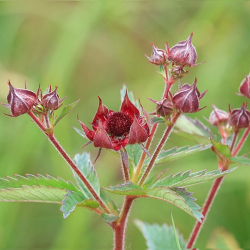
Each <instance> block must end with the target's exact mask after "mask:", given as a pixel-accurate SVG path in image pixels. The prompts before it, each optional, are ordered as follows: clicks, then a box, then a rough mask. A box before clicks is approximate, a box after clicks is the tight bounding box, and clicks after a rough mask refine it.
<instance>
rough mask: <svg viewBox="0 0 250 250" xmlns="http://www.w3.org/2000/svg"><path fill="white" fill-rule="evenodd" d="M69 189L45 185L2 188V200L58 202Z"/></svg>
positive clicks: (0, 191) (0, 195)
mask: <svg viewBox="0 0 250 250" xmlns="http://www.w3.org/2000/svg"><path fill="white" fill-rule="evenodd" d="M65 194H67V190H65V189H61V188H55V187H45V186H23V187H21V188H5V189H0V201H5V202H43V203H58V204H60V203H61V201H62V200H63V199H64V195H65Z"/></svg>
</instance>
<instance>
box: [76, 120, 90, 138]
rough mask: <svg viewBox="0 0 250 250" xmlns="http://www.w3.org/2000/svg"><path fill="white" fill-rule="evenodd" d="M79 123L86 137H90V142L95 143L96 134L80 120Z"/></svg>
mask: <svg viewBox="0 0 250 250" xmlns="http://www.w3.org/2000/svg"><path fill="white" fill-rule="evenodd" d="M78 121H79V123H80V124H81V127H82V129H83V131H84V133H85V135H86V136H87V137H88V139H89V140H91V141H93V139H94V132H93V131H91V130H89V129H88V127H87V126H86V125H85V124H84V123H82V122H81V121H80V120H78Z"/></svg>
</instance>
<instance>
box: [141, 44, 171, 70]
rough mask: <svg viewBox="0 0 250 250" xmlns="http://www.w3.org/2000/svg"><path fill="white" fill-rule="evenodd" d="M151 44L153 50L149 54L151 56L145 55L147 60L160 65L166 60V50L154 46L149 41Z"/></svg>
mask: <svg viewBox="0 0 250 250" xmlns="http://www.w3.org/2000/svg"><path fill="white" fill-rule="evenodd" d="M151 46H152V48H153V52H152V54H151V57H149V56H147V55H145V56H146V57H147V58H148V60H149V62H151V63H153V64H155V65H162V64H164V63H165V62H166V59H167V56H166V52H165V51H164V50H162V49H158V48H157V47H156V46H154V44H153V43H151Z"/></svg>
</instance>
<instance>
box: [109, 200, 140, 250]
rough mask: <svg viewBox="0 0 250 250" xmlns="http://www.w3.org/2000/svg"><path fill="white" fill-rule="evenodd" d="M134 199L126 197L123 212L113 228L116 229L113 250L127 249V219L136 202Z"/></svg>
mask: <svg viewBox="0 0 250 250" xmlns="http://www.w3.org/2000/svg"><path fill="white" fill-rule="evenodd" d="M134 199H135V198H134V197H132V196H126V197H125V200H124V203H123V207H122V210H121V214H120V218H119V219H118V220H117V221H115V222H113V224H112V227H113V229H114V248H113V250H124V249H125V232H126V226H127V219H128V215H129V211H130V209H131V206H132V204H133V201H134Z"/></svg>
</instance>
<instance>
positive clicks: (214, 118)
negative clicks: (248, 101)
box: [209, 105, 229, 126]
mask: <svg viewBox="0 0 250 250" xmlns="http://www.w3.org/2000/svg"><path fill="white" fill-rule="evenodd" d="M228 120H229V114H228V113H227V112H226V111H224V110H221V109H218V108H217V107H216V106H215V105H213V111H212V112H211V114H210V116H209V123H210V124H211V125H213V126H221V125H225V124H226V123H227V122H228Z"/></svg>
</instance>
